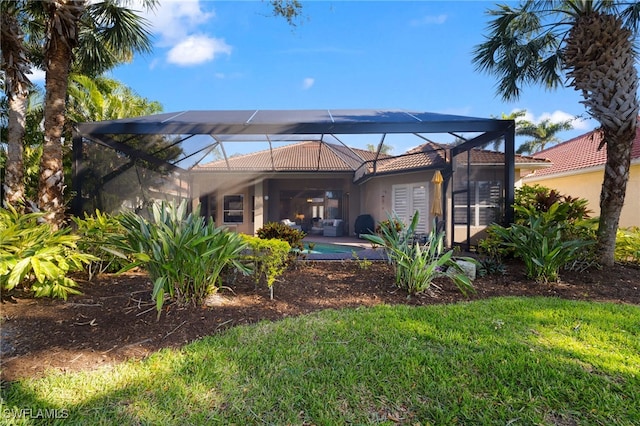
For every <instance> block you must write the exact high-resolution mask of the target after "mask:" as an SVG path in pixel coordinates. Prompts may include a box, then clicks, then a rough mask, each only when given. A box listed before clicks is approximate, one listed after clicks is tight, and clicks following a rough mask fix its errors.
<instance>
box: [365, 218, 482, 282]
mask: <svg viewBox="0 0 640 426" xmlns="http://www.w3.org/2000/svg"><path fill="white" fill-rule="evenodd" d="M418 220H419V214H418V212H416V213H415V214H414V215H413V218H412V220H411V223H410V224H409V225H408V226H406V225H404V223H402V221H401V220H400V219H399V218H398V217H397V216H395V215H394V216H389V218H388V220H386V221H383V222H381V224H380V232H379V233H378V234H376V235H371V234H365V235H363V238H365V239H366V240H368V241H370V242H371V243H373V244H376V245H379V246H382V247H384V249H385V252H386V253H387V258H388V260H389V263H391V264H392V265H393V268H394V271H395V278H396V285H397V286H398V287H400V288H403V289H405V290H407V292H409V293H410V294H416V293H422V292H425V291H427V290H429V289H430V288H432V287H435V288H439V287H438V286H437V285H436V284H435V283H434V280H435V279H436V278H440V277H446V278H449V279H450V280H452V281H453V282H454V283H455V284H456V286H457V287H458V289H459V290H460V291H461V292H462V293H464V294H466V293H467V292H469V291H473V285H472V283H471V280H470V279H469V277H467V276H466V275H465V274H464V273H463V272H462V269H461V268H460V266H459V265H458V264H457V263H456V262H455V260H454V259H453V251H452V250H449V251H445V248H444V232H437V231H436V226H435V224H434V225H433V226H432V227H431V232H430V233H429V235H428V237H427V239H426V243H424V245H423V244H420V243H418V242H417V241H415V238H414V236H415V229H416V227H417V225H418ZM398 224H399V225H398ZM461 259H462V260H465V261H469V262H472V263H475V261H474V260H472V259H470V258H461Z"/></svg>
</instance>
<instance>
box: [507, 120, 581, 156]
mask: <svg viewBox="0 0 640 426" xmlns="http://www.w3.org/2000/svg"><path fill="white" fill-rule="evenodd" d="M571 121H572V120H566V121H561V122H559V123H552V122H551V119H549V118H547V119H545V120H542V121H541V122H539V123H538V124H534V123H531V122H529V121H523V122H521V123H520V128H519V129H518V130H517V133H518V134H519V135H521V136H529V137H531V138H533V139H529V140H527V141H525V142H523V143H522V144H521V145H520V146H519V147H518V150H517V151H516V152H517V153H518V154H532V153H535V152H538V151H542V150H543V149H545V147H546V146H547V145H550V144H556V143H558V142H560V141H561V139H560V138H559V137H558V136H556V135H557V133H558V132H561V131H563V130H571V129H573V125H572V124H571Z"/></svg>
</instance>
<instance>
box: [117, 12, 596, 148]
mask: <svg viewBox="0 0 640 426" xmlns="http://www.w3.org/2000/svg"><path fill="white" fill-rule="evenodd" d="M302 4H303V14H304V16H303V17H302V18H301V19H300V20H299V21H298V22H297V25H296V26H295V27H291V26H289V25H288V24H287V22H286V20H284V19H283V18H279V17H274V16H273V13H272V9H271V6H270V4H269V1H202V0H201V1H197V0H194V1H166V0H161V5H160V7H159V8H158V9H157V10H156V11H155V13H152V14H148V15H146V16H147V19H148V20H149V21H150V23H151V24H152V28H153V29H152V32H153V52H152V53H150V54H145V55H137V56H136V57H135V58H134V60H133V61H132V62H131V63H129V64H125V65H122V66H120V67H118V68H117V69H115V70H114V71H112V72H111V77H113V78H115V79H117V80H120V81H121V82H122V83H124V84H125V85H127V86H129V87H131V88H132V89H133V90H134V91H135V92H136V93H137V94H138V95H140V96H142V97H145V98H148V99H149V100H154V101H159V102H160V103H161V104H162V105H163V108H164V111H165V112H176V111H183V110H200V109H249V110H255V109H351V108H353V109H402V110H409V111H421V112H435V113H446V114H456V115H465V116H472V117H485V118H489V117H500V115H501V114H502V113H510V112H512V111H514V110H517V109H526V110H527V111H528V116H527V118H528V119H529V120H530V121H533V122H539V121H540V120H541V119H544V118H552V120H553V121H558V120H566V119H571V118H574V117H576V116H582V117H585V118H586V117H587V114H586V112H585V108H584V107H583V105H582V104H581V103H580V100H581V97H580V95H579V93H578V92H576V91H574V90H573V89H571V88H561V89H558V90H556V91H552V92H550V91H547V90H545V89H544V88H542V87H540V86H532V87H525V88H524V89H523V92H522V96H521V98H520V99H519V100H518V101H515V102H508V103H507V102H504V101H502V100H501V98H500V97H499V96H498V95H496V91H495V88H496V84H497V79H496V77H494V76H491V75H487V74H483V73H481V72H479V71H477V70H476V69H475V67H474V65H473V63H472V61H471V58H472V56H473V55H472V52H473V49H474V46H476V45H477V44H479V43H481V42H482V41H483V37H484V35H486V33H487V31H486V28H487V24H488V22H489V16H488V15H487V13H486V11H487V10H488V9H489V8H491V7H493V6H495V2H486V1H413V2H403V1H305V0H302ZM574 127H575V129H574V130H572V131H566V132H561V133H560V134H559V137H560V138H561V139H563V140H566V139H570V138H572V137H575V136H578V135H580V134H583V133H586V132H588V131H590V130H592V129H593V128H595V127H596V122H595V121H593V120H577V121H575V122H574ZM522 141H523V140H520V139H519V138H517V140H516V144H518V143H521V142H522ZM377 142H378V141H377V140H376V141H373V143H377ZM440 142H450V141H440ZM365 143H366V142H365V141H356V142H355V145H358V144H360V145H363V146H358V147H362V148H364V147H365V146H364V144H365ZM391 145H392V146H393V153H394V154H401V153H403V152H405V151H406V150H408V149H410V148H412V147H413V146H415V145H416V143H415V141H410V142H409V141H407V142H403V141H396V142H395V143H391Z"/></svg>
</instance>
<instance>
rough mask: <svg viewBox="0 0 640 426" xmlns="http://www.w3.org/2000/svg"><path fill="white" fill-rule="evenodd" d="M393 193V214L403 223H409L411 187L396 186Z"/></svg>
mask: <svg viewBox="0 0 640 426" xmlns="http://www.w3.org/2000/svg"><path fill="white" fill-rule="evenodd" d="M392 193H393V212H394V213H395V214H396V215H397V216H398V219H400V220H401V221H402V222H404V223H407V217H408V216H409V187H408V186H406V185H394V186H393V188H392Z"/></svg>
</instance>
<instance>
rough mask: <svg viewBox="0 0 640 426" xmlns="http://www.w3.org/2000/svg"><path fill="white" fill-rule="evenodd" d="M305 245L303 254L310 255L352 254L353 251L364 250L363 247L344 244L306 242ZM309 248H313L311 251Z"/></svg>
mask: <svg viewBox="0 0 640 426" xmlns="http://www.w3.org/2000/svg"><path fill="white" fill-rule="evenodd" d="M303 244H304V250H302V253H308V254H327V253H351V252H353V251H360V250H364V248H363V247H358V246H345V245H342V244H330V243H307V242H304V243H303ZM309 246H311V250H309Z"/></svg>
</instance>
